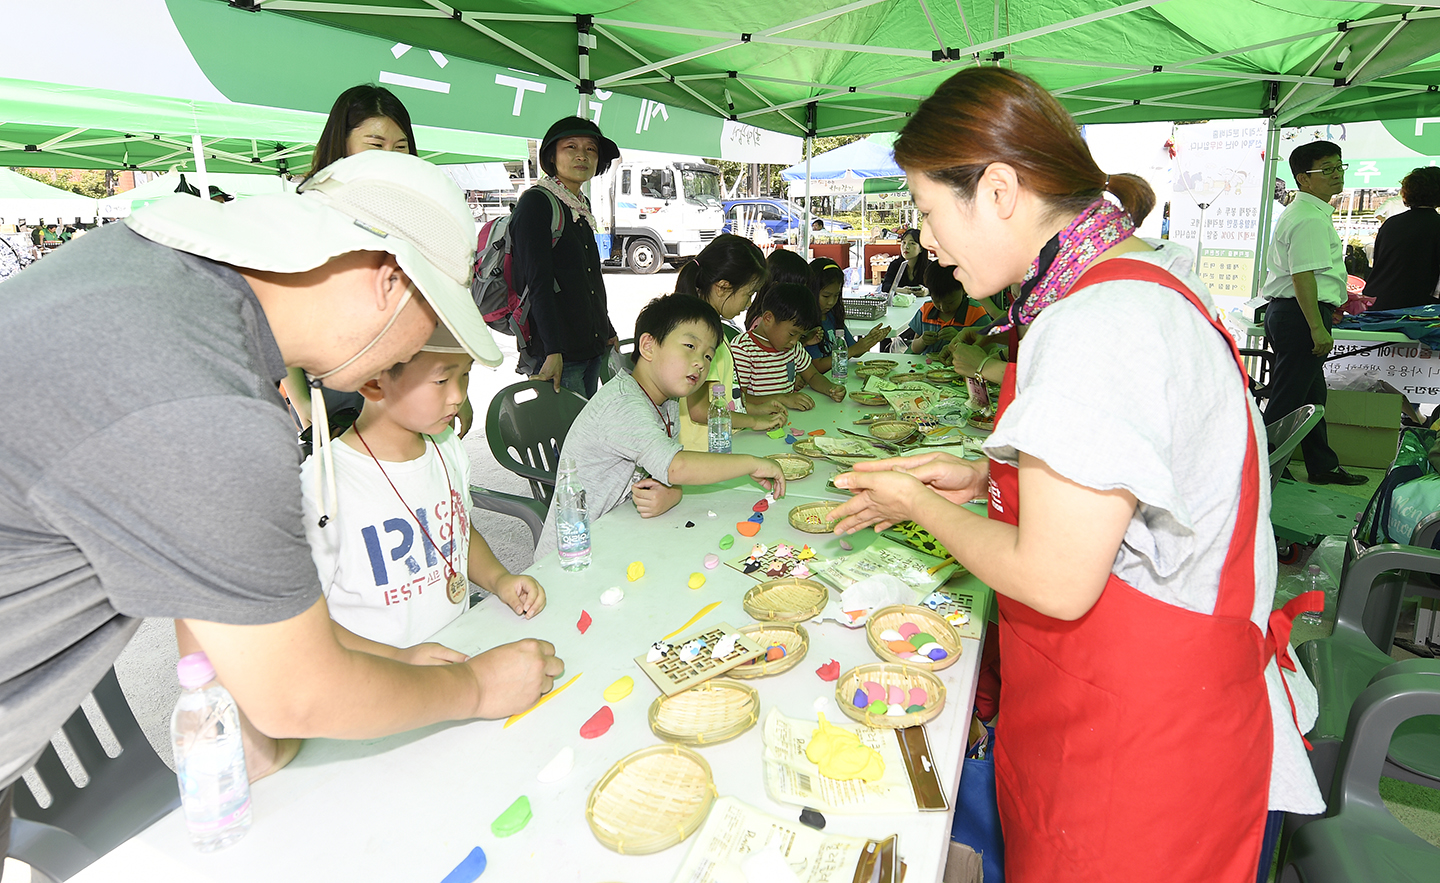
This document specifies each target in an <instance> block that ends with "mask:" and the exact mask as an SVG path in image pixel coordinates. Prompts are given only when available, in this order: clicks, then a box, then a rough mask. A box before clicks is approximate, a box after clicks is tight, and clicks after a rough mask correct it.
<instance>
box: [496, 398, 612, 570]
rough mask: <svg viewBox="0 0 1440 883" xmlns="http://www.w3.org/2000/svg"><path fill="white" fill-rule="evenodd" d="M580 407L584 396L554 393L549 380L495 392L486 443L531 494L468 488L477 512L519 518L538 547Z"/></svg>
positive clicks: (498, 459) (497, 459) (500, 462)
mask: <svg viewBox="0 0 1440 883" xmlns="http://www.w3.org/2000/svg"><path fill="white" fill-rule="evenodd" d="M584 407H585V397H584V396H582V395H579V394H578V393H575V392H572V391H571V390H568V389H563V388H562V389H561V390H560V391H559V392H556V391H555V387H554V384H552V383H551V382H550V381H548V380H527V381H524V382H522V383H516V384H512V385H510V386H507V387H505V388H504V389H502V390H500V391H499V392H498V393H496V394H495V398H493V399H491V400H490V408H489V410H488V411H487V412H486V414H485V440H486V441H487V442H488V443H489V444H490V453H491V454H493V455H494V456H495V460H496V461H497V462H498V463H499V464H500V465H501V466H504V467H505V468H506V469H508V470H510V471H511V472H513V473H515V474H516V475H518V476H520V477H521V478H524V479H525V480H526V481H528V482H529V483H530V494H531V495H530V496H529V497H522V496H519V495H516V494H507V493H505V492H503V491H493V490H489V489H488V488H483V487H479V486H477V485H471V486H470V499H471V502H472V503H473V504H474V505H475V507H476V508H479V509H486V510H489V511H492V512H499V513H501V514H503V515H511V516H514V517H516V518H519V519H520V520H522V521H524V522H525V524H526V525H527V526H528V527H529V528H530V532H531V534H532V536H533V537H534V542H536V543H538V542H540V531H541V529H542V528H543V527H544V525H545V515H546V513H547V512H548V511H549V508H550V498H551V497H552V496H553V495H554V493H555V472H556V470H557V468H558V467H559V465H560V449H561V447H563V446H564V444H565V436H566V434H567V433H568V432H569V431H570V424H572V423H574V422H575V418H576V417H578V416H579V415H580V411H581V410H582V409H584Z"/></svg>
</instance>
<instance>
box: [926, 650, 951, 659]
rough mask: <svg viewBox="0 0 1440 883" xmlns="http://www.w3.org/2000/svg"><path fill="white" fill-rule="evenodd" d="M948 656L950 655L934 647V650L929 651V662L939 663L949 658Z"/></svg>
mask: <svg viewBox="0 0 1440 883" xmlns="http://www.w3.org/2000/svg"><path fill="white" fill-rule="evenodd" d="M949 655H950V654H949V653H946V652H945V651H944V650H943V649H942V648H940V647H936V648H935V649H934V650H931V651H930V659H931V661H933V662H939V661H940V660H942V659H944V658H945V657H946V656H949Z"/></svg>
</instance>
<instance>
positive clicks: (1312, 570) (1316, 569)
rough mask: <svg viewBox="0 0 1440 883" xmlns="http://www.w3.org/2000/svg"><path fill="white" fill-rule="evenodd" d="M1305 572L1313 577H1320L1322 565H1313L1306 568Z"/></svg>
mask: <svg viewBox="0 0 1440 883" xmlns="http://www.w3.org/2000/svg"><path fill="white" fill-rule="evenodd" d="M1305 572H1306V573H1308V574H1310V575H1311V576H1319V575H1320V565H1318V564H1312V565H1310V566H1309V567H1307V568H1305Z"/></svg>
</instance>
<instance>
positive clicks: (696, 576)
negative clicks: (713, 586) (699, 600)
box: [688, 573, 705, 589]
mask: <svg viewBox="0 0 1440 883" xmlns="http://www.w3.org/2000/svg"><path fill="white" fill-rule="evenodd" d="M688 585H689V586H690V588H692V589H698V588H700V587H701V586H703V585H705V574H703V573H692V574H690V582H689V583H688Z"/></svg>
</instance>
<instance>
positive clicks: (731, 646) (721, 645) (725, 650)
mask: <svg viewBox="0 0 1440 883" xmlns="http://www.w3.org/2000/svg"><path fill="white" fill-rule="evenodd" d="M739 637H740V635H739V633H738V632H731V633H730V634H728V635H726V636H725V637H723V638H721V639H720V640H718V641H716V642H715V649H713V650H711V651H710V658H711V659H724V658H725V657H727V656H729V655H730V654H731V653H734V652H735V641H736V640H737V639H738V638H739Z"/></svg>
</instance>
